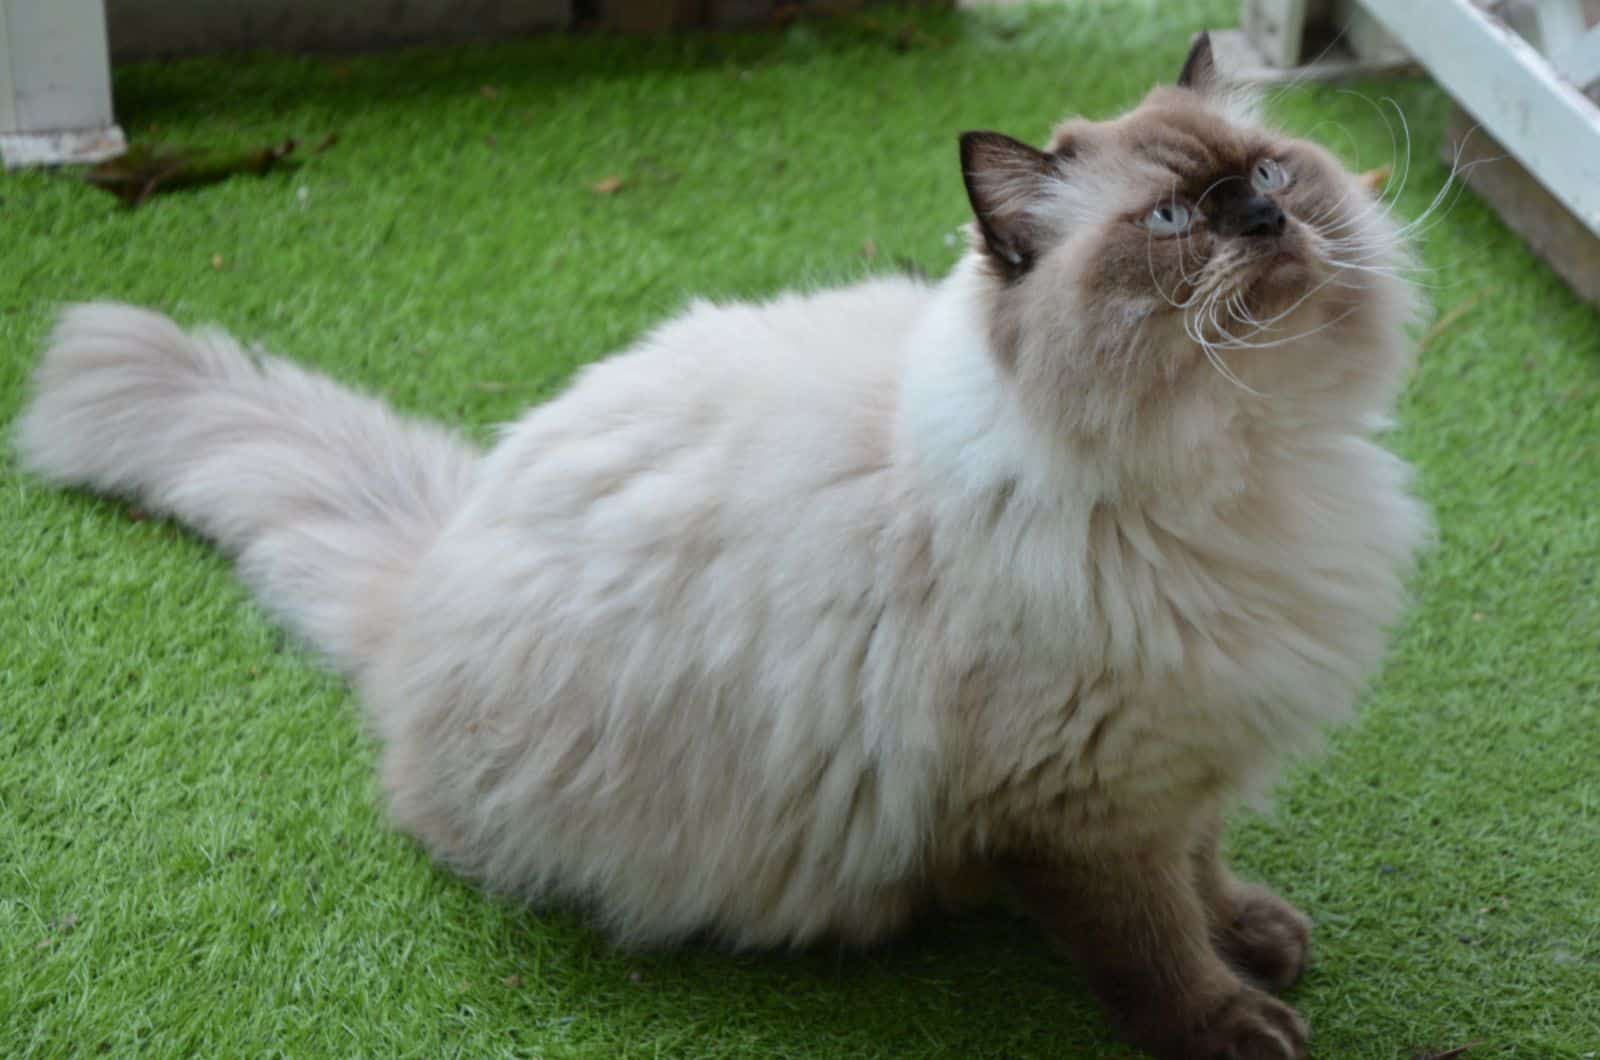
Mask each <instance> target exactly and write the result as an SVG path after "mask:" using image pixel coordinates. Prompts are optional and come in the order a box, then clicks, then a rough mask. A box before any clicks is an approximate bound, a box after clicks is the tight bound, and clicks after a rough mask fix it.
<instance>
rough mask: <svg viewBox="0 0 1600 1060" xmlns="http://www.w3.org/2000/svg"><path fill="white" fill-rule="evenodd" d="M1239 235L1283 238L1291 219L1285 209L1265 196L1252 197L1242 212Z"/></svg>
mask: <svg viewBox="0 0 1600 1060" xmlns="http://www.w3.org/2000/svg"><path fill="white" fill-rule="evenodd" d="M1240 213H1241V216H1240V218H1239V234H1240V235H1244V236H1281V235H1283V230H1284V229H1285V228H1287V227H1289V218H1288V217H1286V216H1284V212H1283V208H1282V207H1280V206H1279V205H1278V204H1277V203H1275V202H1273V201H1272V200H1271V199H1269V198H1267V197H1266V196H1265V195H1252V196H1250V198H1249V199H1248V200H1247V201H1246V202H1245V204H1244V209H1243V210H1242V211H1241V212H1240Z"/></svg>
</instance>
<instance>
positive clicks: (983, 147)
mask: <svg viewBox="0 0 1600 1060" xmlns="http://www.w3.org/2000/svg"><path fill="white" fill-rule="evenodd" d="M1061 164H1062V157H1061V155H1059V154H1051V153H1049V152H1046V151H1040V150H1039V149H1038V148H1035V147H1030V146H1029V145H1028V144H1025V143H1023V142H1022V141H1020V140H1013V139H1012V138H1011V137H1009V136H1004V135H1002V134H1000V133H996V132H968V133H962V134H961V178H962V180H964V181H965V182H966V185H967V199H968V201H970V202H971V203H972V213H973V216H974V217H976V218H977V220H978V231H979V232H980V233H981V234H982V236H983V246H984V250H985V251H986V252H987V253H988V254H989V256H990V257H991V258H992V259H993V260H994V262H995V264H996V265H998V266H999V267H1000V269H1001V271H1002V272H1003V273H1004V274H1005V275H1006V276H1008V277H1010V278H1012V279H1015V278H1016V277H1018V276H1021V275H1022V274H1023V273H1025V272H1027V271H1028V269H1030V268H1032V266H1033V259H1034V257H1035V256H1036V255H1037V254H1038V252H1039V239H1040V234H1041V233H1040V232H1039V225H1038V221H1037V220H1036V218H1035V216H1034V212H1033V209H1032V208H1033V207H1034V206H1035V205H1037V203H1038V201H1039V199H1040V198H1042V197H1043V195H1044V193H1045V191H1046V189H1047V188H1048V186H1049V184H1050V182H1051V181H1052V180H1053V179H1055V178H1056V177H1058V176H1059V175H1060V169H1059V168H1058V167H1059V166H1060V165H1061Z"/></svg>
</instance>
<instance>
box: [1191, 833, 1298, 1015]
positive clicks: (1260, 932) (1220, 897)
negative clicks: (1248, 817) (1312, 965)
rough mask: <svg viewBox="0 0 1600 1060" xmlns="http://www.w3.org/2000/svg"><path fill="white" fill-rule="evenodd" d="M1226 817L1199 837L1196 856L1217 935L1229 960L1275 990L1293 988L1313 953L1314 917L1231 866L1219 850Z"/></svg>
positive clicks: (1197, 878)
mask: <svg viewBox="0 0 1600 1060" xmlns="http://www.w3.org/2000/svg"><path fill="white" fill-rule="evenodd" d="M1221 836H1222V822H1221V818H1216V819H1214V820H1213V821H1212V822H1211V823H1210V824H1209V825H1208V827H1206V828H1205V829H1203V830H1202V831H1201V833H1200V835H1199V837H1198V838H1197V841H1196V843H1195V845H1194V848H1193V850H1192V852H1191V855H1190V858H1191V862H1192V864H1193V866H1194V878H1195V886H1196V888H1197V889H1198V890H1199V892H1200V898H1201V901H1202V902H1204V903H1205V906H1206V909H1207V911H1208V914H1209V920H1210V924H1211V937H1212V940H1213V941H1214V942H1215V943H1216V946H1217V949H1218V951H1219V952H1221V954H1222V956H1223V958H1224V959H1226V960H1227V961H1228V963H1229V964H1231V965H1233V966H1234V967H1235V968H1237V969H1238V970H1239V971H1241V972H1243V973H1244V974H1245V975H1247V976H1249V977H1250V978H1251V979H1253V980H1255V981H1256V982H1258V983H1260V984H1261V985H1262V986H1265V987H1267V988H1268V989H1269V990H1274V991H1281V990H1284V989H1287V988H1288V987H1290V986H1293V985H1294V983H1295V982H1296V981H1297V980H1298V979H1299V978H1300V976H1301V975H1302V974H1303V973H1304V972H1305V970H1306V965H1307V963H1308V962H1309V961H1310V957H1311V919H1310V918H1309V917H1307V916H1306V915H1305V914H1304V913H1302V912H1300V910H1298V909H1296V908H1295V907H1294V906H1292V905H1290V904H1289V903H1288V902H1287V901H1285V900H1284V899H1282V898H1280V897H1278V895H1276V894H1274V893H1273V892H1272V891H1270V890H1268V889H1267V888H1266V887H1263V886H1261V885H1260V884H1255V883H1246V882H1245V881H1243V880H1240V879H1238V878H1237V877H1235V876H1234V875H1233V873H1232V872H1230V871H1229V870H1228V866H1227V865H1226V864H1225V863H1224V862H1223V860H1222V854H1221V852H1220V850H1219V849H1218V842H1219V840H1220V839H1221Z"/></svg>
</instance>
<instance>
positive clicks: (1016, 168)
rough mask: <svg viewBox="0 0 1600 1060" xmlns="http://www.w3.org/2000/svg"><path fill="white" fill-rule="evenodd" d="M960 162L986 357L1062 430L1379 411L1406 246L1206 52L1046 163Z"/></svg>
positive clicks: (1391, 370)
mask: <svg viewBox="0 0 1600 1060" xmlns="http://www.w3.org/2000/svg"><path fill="white" fill-rule="evenodd" d="M961 163H962V171H963V176H964V178H965V181H966V186H967V192H968V197H969V198H970V200H971V202H972V207H973V211H974V215H975V217H976V224H975V226H974V245H975V251H974V254H975V258H976V261H975V262H974V263H969V269H971V270H972V271H974V272H975V273H976V276H977V278H976V281H975V282H977V283H979V284H980V285H981V287H982V293H983V296H984V301H985V312H986V313H987V314H988V317H989V319H988V322H987V327H988V332H989V336H990V340H991V345H992V346H993V348H994V351H995V354H996V357H997V358H998V359H999V361H1000V362H1001V364H1002V366H1003V368H1004V370H1005V371H1006V372H1007V373H1008V374H1009V375H1010V376H1011V377H1012V378H1013V379H1014V380H1015V381H1016V383H1017V386H1018V391H1019V393H1020V394H1021V395H1022V397H1023V400H1024V402H1025V404H1026V405H1028V406H1030V407H1031V408H1032V410H1033V411H1034V412H1035V413H1036V414H1038V415H1039V416H1043V417H1047V418H1051V419H1054V420H1055V421H1056V424H1055V425H1056V426H1058V427H1059V428H1061V429H1064V430H1067V431H1069V432H1072V433H1075V434H1078V435H1080V436H1101V437H1105V436H1108V435H1113V434H1117V433H1120V431H1121V429H1124V428H1129V427H1133V428H1137V429H1140V430H1142V429H1143V428H1147V427H1150V426H1151V424H1152V421H1160V420H1161V418H1163V417H1172V416H1183V415H1186V414H1192V413H1193V412H1194V411H1195V409H1196V407H1197V406H1198V407H1200V408H1201V411H1203V410H1204V406H1205V405H1206V403H1208V402H1209V403H1211V404H1212V405H1219V404H1220V405H1225V406H1226V407H1227V408H1228V409H1229V410H1234V409H1239V408H1244V409H1247V410H1255V411H1259V412H1261V413H1262V414H1264V415H1266V414H1271V413H1273V412H1280V413H1284V414H1285V415H1286V416H1288V417H1291V418H1303V417H1304V416H1306V415H1320V414H1328V415H1334V416H1354V417H1370V416H1371V415H1373V414H1381V413H1382V412H1383V411H1384V410H1385V408H1386V407H1387V405H1388V404H1389V403H1390V402H1391V401H1392V398H1393V393H1394V391H1395V389H1396V388H1397V386H1398V383H1399V381H1400V379H1401V377H1402V375H1403V369H1404V367H1405V360H1406V356H1407V345H1408V344H1407V341H1406V336H1405V330H1406V326H1407V324H1408V323H1409V321H1410V319H1411V318H1412V317H1413V315H1414V308H1413V300H1412V297H1413V296H1412V294H1411V290H1410V285H1409V284H1407V283H1406V282H1405V281H1404V280H1403V279H1401V278H1399V276H1398V274H1397V270H1400V269H1403V268H1404V266H1405V262H1406V258H1405V250H1404V247H1403V246H1402V245H1401V243H1402V241H1401V238H1400V230H1399V229H1398V228H1397V226H1396V225H1394V224H1393V222H1392V221H1391V220H1390V219H1389V217H1388V214H1387V211H1386V210H1385V209H1384V208H1383V207H1382V206H1381V205H1380V203H1379V201H1378V199H1377V197H1376V196H1375V194H1374V192H1373V191H1372V190H1370V189H1369V188H1368V187H1366V186H1364V185H1363V184H1362V183H1361V181H1360V180H1359V179H1358V178H1356V177H1355V176H1354V175H1352V174H1351V173H1349V172H1347V171H1346V170H1345V169H1344V168H1343V167H1342V166H1341V165H1340V164H1339V163H1338V162H1337V161H1336V160H1335V159H1334V158H1333V156H1332V155H1331V154H1329V153H1328V152H1327V151H1325V150H1323V149H1322V148H1320V147H1318V146H1317V145H1315V144H1312V143H1309V142H1307V141H1304V140H1300V139H1295V138H1292V137H1289V136H1286V135H1284V134H1282V133H1279V132H1276V131H1274V130H1272V129H1271V128H1269V127H1268V126H1266V125H1265V124H1263V123H1262V121H1261V120H1260V119H1259V118H1258V117H1257V115H1256V112H1255V109H1254V106H1253V103H1252V101H1251V100H1250V99H1249V98H1248V97H1245V96H1242V95H1241V94H1239V93H1238V92H1237V91H1235V90H1233V89H1232V88H1230V87H1229V86H1227V85H1225V84H1222V83H1221V82H1220V80H1219V78H1218V76H1217V72H1216V68H1215V66H1214V64H1213V62H1212V56H1211V47H1210V42H1209V39H1208V38H1206V37H1205V36H1204V35H1202V36H1201V37H1199V38H1198V39H1197V41H1196V43H1195V45H1194V47H1193V49H1192V50H1191V52H1190V54H1189V57H1188V60H1187V61H1186V63H1185V64H1184V67H1183V71H1182V74H1181V75H1180V77H1179V78H1178V81H1177V84H1176V85H1170V86H1162V87H1159V88H1157V89H1155V90H1154V91H1152V92H1151V93H1150V94H1149V96H1148V97H1146V99H1145V100H1144V101H1143V102H1142V103H1141V104H1140V105H1139V106H1137V107H1136V108H1134V109H1133V110H1132V111H1130V112H1128V113H1126V114H1124V115H1123V116H1121V117H1119V118H1116V119H1114V120H1111V121H1103V122H1091V121H1085V120H1082V119H1075V120H1070V121H1068V122H1066V123H1064V124H1063V125H1061V126H1060V127H1059V128H1058V129H1057V130H1056V131H1055V133H1054V135H1053V136H1052V137H1051V139H1050V142H1049V144H1048V145H1047V146H1046V148H1045V149H1044V150H1037V149H1035V148H1033V147H1030V146H1028V145H1027V144H1023V143H1020V142H1018V141H1016V140H1013V139H1011V138H1009V137H1006V136H1002V135H1000V134H999V133H991V132H973V133H967V134H965V135H964V136H963V137H962V138H961Z"/></svg>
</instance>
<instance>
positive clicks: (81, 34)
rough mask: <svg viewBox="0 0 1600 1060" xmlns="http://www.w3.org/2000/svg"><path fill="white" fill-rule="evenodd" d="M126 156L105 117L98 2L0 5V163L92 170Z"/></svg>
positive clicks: (1, 1) (107, 103)
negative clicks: (91, 165) (87, 165)
mask: <svg viewBox="0 0 1600 1060" xmlns="http://www.w3.org/2000/svg"><path fill="white" fill-rule="evenodd" d="M125 149H126V145H125V143H124V141H123V138H122V130H121V129H119V128H117V126H116V123H115V121H114V120H113V118H112V114H111V60H110V54H109V52H108V50H107V48H106V19H105V10H104V8H103V7H102V6H101V0H0V160H3V161H4V163H5V167H6V168H7V169H13V168H16V167H18V166H29V165H50V164H56V163H62V162H94V161H98V160H100V159H102V158H110V157H113V156H115V155H119V154H121V153H122V152H123V151H124V150H125Z"/></svg>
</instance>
